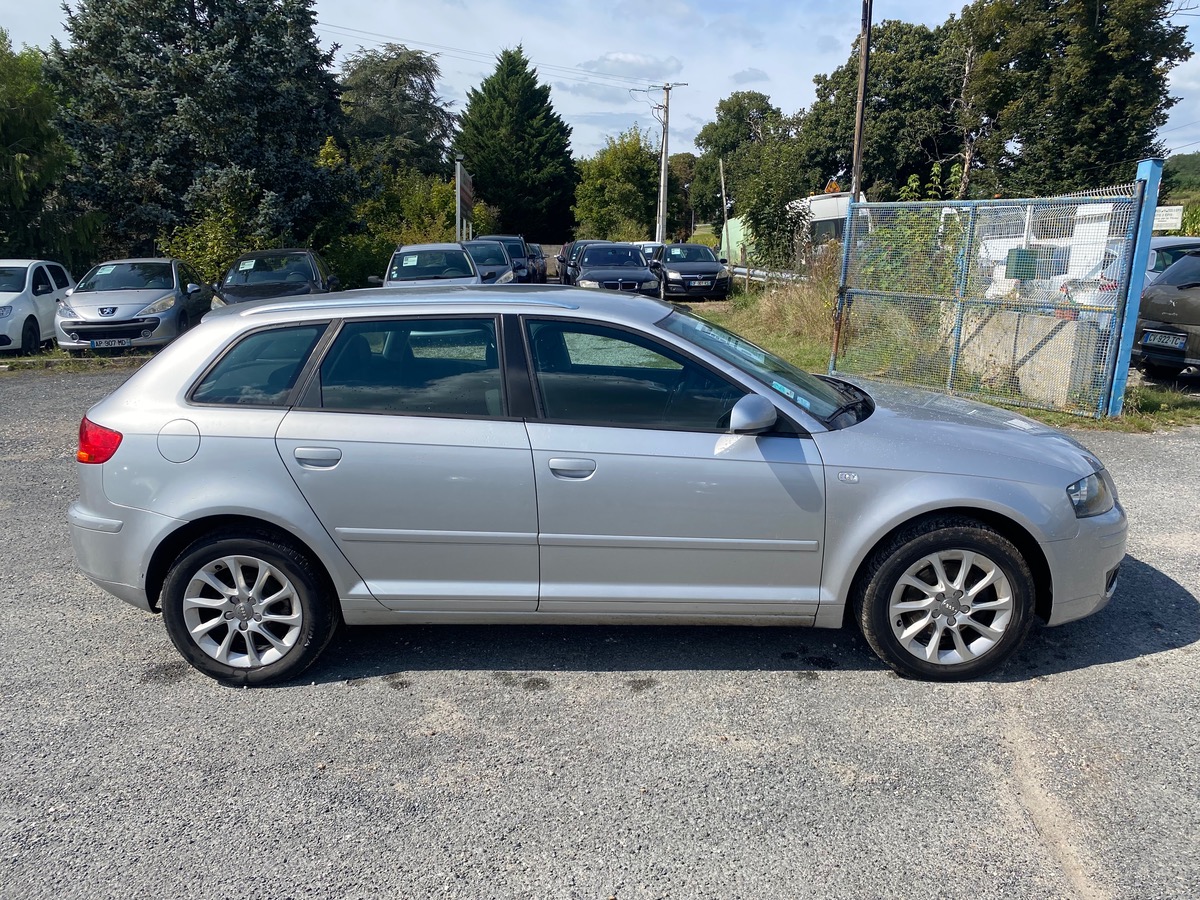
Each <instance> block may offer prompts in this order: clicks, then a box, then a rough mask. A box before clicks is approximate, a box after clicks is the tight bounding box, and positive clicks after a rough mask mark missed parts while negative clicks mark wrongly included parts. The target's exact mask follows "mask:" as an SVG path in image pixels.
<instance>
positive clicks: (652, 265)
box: [647, 259, 662, 272]
mask: <svg viewBox="0 0 1200 900" xmlns="http://www.w3.org/2000/svg"><path fill="white" fill-rule="evenodd" d="M647 265H649V266H650V268H651V269H653V270H654V271H655V272H657V271H658V270H659V269H661V268H662V263H660V262H659V261H658V260H657V259H652V260H650V262H649V263H647Z"/></svg>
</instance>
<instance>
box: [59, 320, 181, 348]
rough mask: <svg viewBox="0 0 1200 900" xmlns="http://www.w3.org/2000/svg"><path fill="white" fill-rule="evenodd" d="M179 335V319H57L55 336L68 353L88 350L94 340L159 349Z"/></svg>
mask: <svg viewBox="0 0 1200 900" xmlns="http://www.w3.org/2000/svg"><path fill="white" fill-rule="evenodd" d="M178 336H179V328H178V326H177V324H176V320H175V318H174V317H173V316H172V317H169V318H160V317H158V316H143V317H139V318H136V319H117V320H113V321H104V322H96V321H91V320H83V319H61V318H55V320H54V337H55V339H56V340H57V341H58V346H60V347H62V348H63V349H64V350H88V349H90V348H91V347H92V342H93V341H109V340H128V341H129V346H130V347H159V346H162V345H163V344H169V343H170V342H171V341H173V340H175V338H176V337H178Z"/></svg>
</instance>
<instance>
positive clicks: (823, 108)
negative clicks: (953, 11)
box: [799, 20, 959, 200]
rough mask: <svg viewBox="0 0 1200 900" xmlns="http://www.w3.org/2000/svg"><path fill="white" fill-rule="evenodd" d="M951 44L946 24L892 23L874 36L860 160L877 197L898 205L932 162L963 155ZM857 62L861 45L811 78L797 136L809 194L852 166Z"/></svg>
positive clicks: (867, 184)
mask: <svg viewBox="0 0 1200 900" xmlns="http://www.w3.org/2000/svg"><path fill="white" fill-rule="evenodd" d="M946 39H947V31H946V29H945V28H944V27H943V28H936V29H931V28H928V27H926V26H925V25H913V24H911V23H908V22H899V21H895V20H889V21H885V22H882V23H880V24H879V25H878V26H876V27H875V28H874V29H873V31H872V34H871V65H870V70H869V73H868V76H867V93H866V101H865V115H864V122H865V127H864V135H863V163H862V170H863V177H862V183H863V187H864V192H865V193H866V194H867V196H868V197H869V198H870V199H872V200H894V199H895V198H896V194H897V191H898V190H899V189H900V187H901V186H902V185H904V184H906V183H907V182H908V178H909V176H910V175H913V174H919V175H924V174H925V173H926V172H928V171H929V166H930V164H931V163H933V162H936V161H939V160H942V159H945V158H947V157H948V156H949V155H951V154H953V153H957V152H958V151H959V142H958V141H957V140H955V139H954V133H955V128H954V121H953V117H952V113H951V109H952V106H951V103H952V100H953V98H954V96H955V87H956V83H955V75H956V74H959V73H957V72H956V70H955V68H954V66H953V65H952V64H951V62H950V60H948V59H947V57H946V53H945V47H944V44H945V41H946ZM858 61H859V55H858V42H857V41H856V42H855V45H854V49H853V50H852V52H851V54H850V58H849V59H848V60H847V61H846V62H845V63H843V64H842V65H841V66H839V67H838V68H837V69H836V70H834V72H833V73H832V74H830V75H818V76H816V77H815V78H814V79H813V81H814V83H815V85H816V95H817V96H816V100H814V101H813V104H812V106H811V107H810V108H809V109H808V111H807V114H806V115H805V117H804V122H803V125H802V127H801V129H800V134H799V139H800V141H801V143H802V144H803V147H804V153H803V155H802V157H801V160H800V161H799V165H800V166H801V168H802V170H803V180H804V181H805V182H806V183H807V185H808V190H809V191H815V190H820V188H821V187H822V186H823V185H824V184H825V182H826V181H827V180H828V179H829V178H834V177H838V176H842V175H844V174H845V173H849V172H850V171H851V169H852V161H853V160H852V155H853V149H854V121H855V107H856V105H857V101H858V67H859V65H858ZM845 186H846V187H847V188H848V187H849V183H848V179H847V184H846V185H845Z"/></svg>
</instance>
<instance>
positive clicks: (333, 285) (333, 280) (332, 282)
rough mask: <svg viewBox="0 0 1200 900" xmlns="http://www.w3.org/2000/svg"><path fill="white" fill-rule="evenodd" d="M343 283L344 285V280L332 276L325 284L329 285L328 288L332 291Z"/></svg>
mask: <svg viewBox="0 0 1200 900" xmlns="http://www.w3.org/2000/svg"><path fill="white" fill-rule="evenodd" d="M341 283H342V280H341V279H340V278H338V277H337V276H336V275H330V276H329V280H328V281H326V282H325V284H326V285H328V287H329V289H330V290H331V291H332V290H333V289H334V288H336V287H338V286H339V285H341Z"/></svg>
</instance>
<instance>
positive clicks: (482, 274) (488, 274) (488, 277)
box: [479, 269, 496, 281]
mask: <svg viewBox="0 0 1200 900" xmlns="http://www.w3.org/2000/svg"><path fill="white" fill-rule="evenodd" d="M479 277H480V278H482V279H483V280H484V281H491V280H492V279H494V278H495V277H496V273H495V272H494V271H492V270H491V269H488V270H487V271H486V272H480V273H479Z"/></svg>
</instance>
